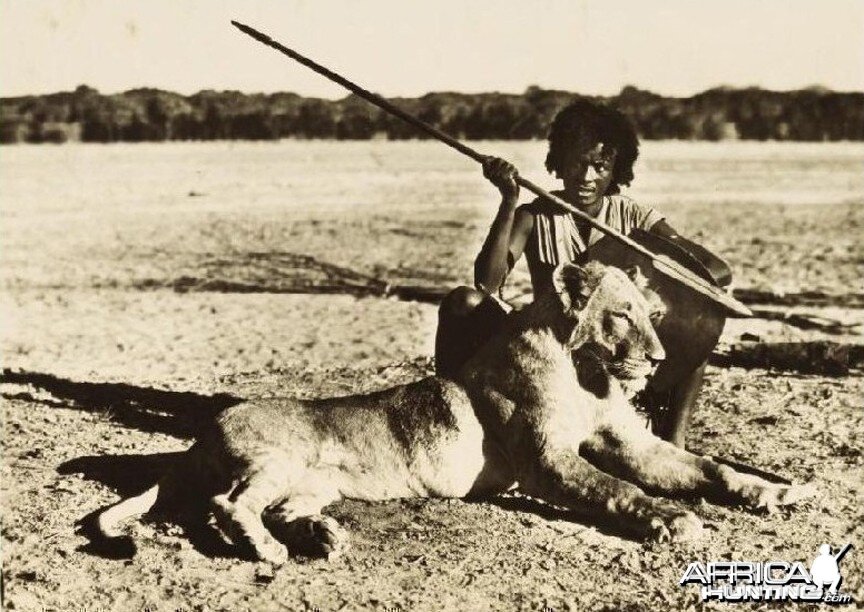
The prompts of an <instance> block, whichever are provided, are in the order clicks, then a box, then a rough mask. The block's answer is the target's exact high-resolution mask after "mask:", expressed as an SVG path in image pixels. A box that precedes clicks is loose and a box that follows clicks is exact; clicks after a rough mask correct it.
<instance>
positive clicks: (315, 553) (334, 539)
mask: <svg viewBox="0 0 864 612" xmlns="http://www.w3.org/2000/svg"><path fill="white" fill-rule="evenodd" d="M281 531H282V533H280V534H277V536H278V537H280V539H282V540H283V541H284V542H285V544H287V545H288V547H289V548H290V549H291V552H293V553H296V554H300V555H304V556H307V557H323V558H326V559H328V560H329V559H333V558H334V557H337V556H338V555H340V554H342V553H343V552H345V550H346V549H347V548H348V532H346V531H345V530H344V529H343V528H342V527H341V525H339V523H337V522H336V521H335V520H334V519H332V518H330V517H329V516H324V515H322V514H316V515H312V516H304V517H301V518H298V519H295V520H293V521H291V522H290V523H288V524H286V525H284V527H283V529H282V530H281Z"/></svg>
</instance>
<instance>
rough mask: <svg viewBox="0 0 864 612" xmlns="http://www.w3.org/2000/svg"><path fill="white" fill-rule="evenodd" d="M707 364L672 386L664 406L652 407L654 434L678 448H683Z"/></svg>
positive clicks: (704, 363)
mask: <svg viewBox="0 0 864 612" xmlns="http://www.w3.org/2000/svg"><path fill="white" fill-rule="evenodd" d="M707 364H708V362H707V361H705V362H703V363H702V364H701V365H699V367H697V368H696V369H695V370H693V371H692V372H691V373H690V374H689V375H687V376H685V377H684V378H682V380H681V381H680V382H678V383H677V384H676V385H675V386H674V387H672V388H671V389H670V390H669V391H668V397H667V399H666V402H662V403H664V404H665V406H663V407H657V406H654V407H653V408H654V409H653V411H652V417H651V421H652V429H653V430H654V434H655V435H657V436H658V437H660V438H662V439H664V440H666V441H667V442H671V443H672V444H674V445H675V446H677V447H679V448H684V443H685V441H686V437H687V429H688V428H689V427H690V420H691V418H692V416H693V410H694V407H695V406H696V400H697V399H698V397H699V391H700V390H701V389H702V379H703V377H704V375H705V366H706V365H707Z"/></svg>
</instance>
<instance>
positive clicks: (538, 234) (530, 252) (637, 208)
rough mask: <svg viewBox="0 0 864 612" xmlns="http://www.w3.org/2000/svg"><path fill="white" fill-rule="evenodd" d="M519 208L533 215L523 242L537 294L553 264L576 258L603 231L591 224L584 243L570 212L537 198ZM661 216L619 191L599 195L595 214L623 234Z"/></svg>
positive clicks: (645, 226) (647, 227) (546, 282)
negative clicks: (598, 206) (600, 204)
mask: <svg viewBox="0 0 864 612" xmlns="http://www.w3.org/2000/svg"><path fill="white" fill-rule="evenodd" d="M556 195H559V194H556ZM523 208H524V210H526V211H527V212H530V213H531V215H532V216H533V217H534V227H533V228H532V230H531V235H530V236H529V237H528V243H527V244H526V245H525V259H526V260H527V262H528V269H529V271H530V272H531V282H532V285H533V286H534V295H537V294H538V291H539V290H543V289H547V288H548V286H549V285H550V283H551V278H552V270H553V269H554V268H555V266H557V265H558V264H559V263H561V262H571V261H574V260H576V258H577V257H578V256H579V255H581V254H582V253H585V251H587V250H588V247H590V246H591V245H593V244H595V243H596V242H597V241H599V240H600V239H601V238H603V237H604V236H605V235H606V234H604V233H603V232H601V231H600V230H598V229H595V228H593V227H592V228H591V233H590V234H589V237H588V244H585V241H584V240H583V239H582V236H580V235H579V228H578V227H577V225H576V219H575V217H574V216H573V215H571V214H569V213H562V212H559V211H558V210H557V209H556V208H554V206H553V205H552V204H550V203H549V202H547V201H545V200H543V199H541V198H538V199H536V200H534V201H533V202H531V203H529V204H525V205H524V206H523ZM663 218H664V216H663V215H662V214H661V213H659V212H658V211H656V210H654V209H653V208H651V207H650V206H643V205H641V204H637V203H636V202H635V201H633V200H632V199H630V198H628V197H627V196H622V195H607V196H603V203H602V207H601V208H600V212H599V213H598V215H597V217H596V219H597V220H598V221H600V222H602V223H604V224H606V225H608V226H609V227H611V228H613V229H616V230H618V231H619V232H621V233H622V234H624V235H627V234H629V233H630V232H631V231H633V230H634V229H636V228H639V229H643V230H646V231H647V230H650V229H651V227H653V226H654V224H655V223H657V222H658V221H660V220H661V219H663Z"/></svg>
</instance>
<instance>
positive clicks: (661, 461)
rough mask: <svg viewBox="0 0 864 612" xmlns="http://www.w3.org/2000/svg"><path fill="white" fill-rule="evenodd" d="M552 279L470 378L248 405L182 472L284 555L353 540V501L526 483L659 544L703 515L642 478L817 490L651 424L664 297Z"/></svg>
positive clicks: (141, 506) (570, 276)
mask: <svg viewBox="0 0 864 612" xmlns="http://www.w3.org/2000/svg"><path fill="white" fill-rule="evenodd" d="M555 285H556V288H557V291H558V293H557V294H552V295H548V296H544V297H542V298H540V299H538V300H537V301H535V302H534V303H533V304H531V305H529V306H528V307H526V309H524V310H523V311H521V312H518V313H515V314H513V315H512V316H511V317H510V320H509V322H508V325H507V328H506V330H505V331H504V332H503V333H502V334H500V335H499V336H498V337H496V338H494V339H492V340H491V341H490V342H489V343H488V344H487V345H486V346H485V347H483V348H482V349H481V350H480V351H479V352H478V354H477V355H475V356H474V357H472V358H471V359H470V360H469V361H468V363H467V364H466V365H465V366H464V368H463V370H462V373H461V375H460V380H459V383H458V384H457V383H456V382H453V381H449V380H444V379H441V378H437V377H430V378H426V379H424V380H421V381H417V382H415V383H411V384H408V385H403V386H399V387H395V388H392V389H388V390H385V391H381V392H378V393H374V394H370V395H364V396H351V397H345V398H335V399H327V400H318V401H313V402H300V401H295V400H282V399H273V400H267V401H255V402H248V403H244V404H240V405H238V406H235V407H232V408H229V409H228V410H226V411H225V412H224V413H223V414H221V415H220V416H219V418H218V419H217V421H216V424H215V426H214V427H213V429H212V430H211V431H210V432H209V433H208V434H206V435H205V436H203V437H202V438H201V439H200V440H199V441H198V442H197V443H196V445H195V446H194V447H193V448H192V449H190V451H189V453H188V454H187V460H186V467H187V469H186V470H185V471H184V472H183V473H184V474H187V476H184V478H189V476H188V473H189V472H190V471H191V472H192V473H193V474H194V476H193V477H192V478H191V481H192V482H194V483H195V484H197V485H198V486H199V488H201V489H202V493H201V494H202V495H208V496H209V497H210V498H211V507H212V510H213V513H214V515H215V517H216V519H217V523H218V524H219V526H220V528H221V529H222V531H223V532H224V533H225V534H226V535H227V536H228V537H229V538H231V539H232V540H233V541H234V543H235V544H237V545H239V546H242V547H245V548H246V549H247V550H248V551H249V552H250V553H252V554H253V555H254V556H256V557H258V558H261V559H266V560H269V561H272V562H274V563H281V562H282V561H284V559H285V557H286V548H285V546H284V544H287V545H288V546H289V547H290V548H293V549H295V550H297V551H300V552H306V553H308V554H324V555H327V554H332V553H334V552H338V551H339V549H340V548H341V546H342V545H343V543H344V539H345V535H344V533H343V532H342V531H341V530H340V528H339V526H338V525H337V524H336V523H335V521H333V520H332V519H330V518H329V517H326V516H322V515H321V514H320V512H321V509H322V508H323V507H324V506H325V505H327V504H329V503H331V502H333V501H336V500H338V499H340V498H355V499H366V500H384V499H392V498H398V497H413V496H421V497H428V496H447V497H462V496H466V495H469V494H470V495H473V496H480V495H494V494H496V493H499V492H502V491H504V490H506V489H508V488H510V487H511V486H512V485H514V484H517V483H518V485H519V486H520V488H521V489H522V490H523V491H525V492H526V493H528V494H530V495H532V496H535V497H537V498H540V499H543V500H545V501H547V502H549V503H553V504H556V505H560V506H564V507H568V508H573V509H576V510H584V511H586V512H588V513H591V514H592V515H594V516H597V515H602V516H605V517H606V518H608V519H610V520H613V521H615V522H617V523H619V524H621V525H623V526H626V527H629V528H630V529H631V530H632V531H635V532H636V533H637V534H639V535H642V536H644V537H653V538H661V539H662V538H666V537H670V536H671V537H680V538H684V537H692V536H693V535H695V534H697V533H698V532H699V529H700V525H701V524H700V522H699V520H698V519H697V518H696V517H695V516H694V515H693V514H692V513H691V512H689V511H686V510H684V509H682V508H681V507H679V506H677V505H675V504H673V503H671V502H668V501H665V500H663V499H659V498H655V497H651V496H649V495H648V494H646V493H645V492H644V491H643V489H644V490H647V491H649V492H652V493H659V494H662V495H665V496H693V495H702V496H707V497H711V498H714V499H716V500H718V501H732V502H736V503H741V502H743V503H747V504H750V505H751V506H767V507H770V506H773V505H776V504H782V503H791V502H793V501H795V500H796V499H798V498H800V497H802V496H803V495H804V494H805V493H806V491H804V490H802V489H799V488H794V487H783V486H780V485H774V484H771V483H768V482H766V481H764V480H761V479H758V478H755V477H752V476H745V475H742V474H738V473H737V472H734V471H733V470H731V469H729V468H726V467H723V466H720V465H718V464H716V463H714V462H712V461H710V460H708V459H705V458H701V457H697V456H694V455H692V454H689V453H686V452H684V451H682V450H680V449H678V448H676V447H674V446H672V445H671V444H668V443H666V442H663V441H661V440H659V439H658V438H656V437H654V436H653V435H651V434H650V433H649V432H648V431H647V430H646V429H645V428H644V426H643V425H642V422H641V421H640V420H639V419H638V418H637V416H636V414H635V411H634V410H633V408H632V406H631V405H630V403H629V401H628V399H627V396H628V395H629V394H631V393H632V392H633V390H634V389H638V388H639V387H640V386H641V385H643V384H644V376H645V375H646V374H647V373H648V371H649V370H650V361H649V359H653V360H657V359H661V358H662V356H663V350H662V347H661V346H660V342H659V340H658V338H657V335H656V334H655V333H654V330H653V328H652V326H651V322H650V320H649V318H650V315H651V304H650V303H649V302H648V301H646V299H645V297H644V296H643V295H642V293H641V292H640V290H639V288H637V286H636V285H634V284H633V282H631V281H630V280H629V279H628V278H627V276H626V275H625V274H624V273H623V272H621V271H619V270H617V269H612V268H609V269H607V268H605V267H603V266H601V265H599V264H589V265H588V266H585V267H584V268H578V267H575V266H565V267H563V268H561V269H559V270H558V271H557V272H556V275H555ZM621 364H629V365H627V366H626V367H623V366H622V365H621ZM178 473H180V472H178ZM177 478H178V476H177V473H175V474H174V475H173V476H172V475H169V476H167V477H166V479H165V481H164V482H163V488H164V487H165V486H170V485H172V479H174V481H176V479H177ZM637 485H638V486H637ZM174 486H176V482H174ZM640 487H641V488H640ZM155 491H156V489H155V488H154V489H151V490H150V491H148V492H147V493H145V494H143V495H142V496H139V497H138V498H131V499H130V500H126V501H124V502H121V503H120V504H118V505H117V506H115V507H113V508H110V509H108V510H107V511H105V512H103V513H102V514H101V516H100V519H99V525H100V527H101V530H102V532H103V533H104V534H106V535H115V534H116V533H117V532H116V531H115V524H116V523H117V522H118V521H119V520H121V519H123V518H125V517H126V516H131V515H133V514H136V513H140V512H142V511H145V510H146V509H147V508H148V507H149V506H150V505H152V503H153V501H154V500H155ZM265 524H266V526H265ZM274 536H275V537H274Z"/></svg>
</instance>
